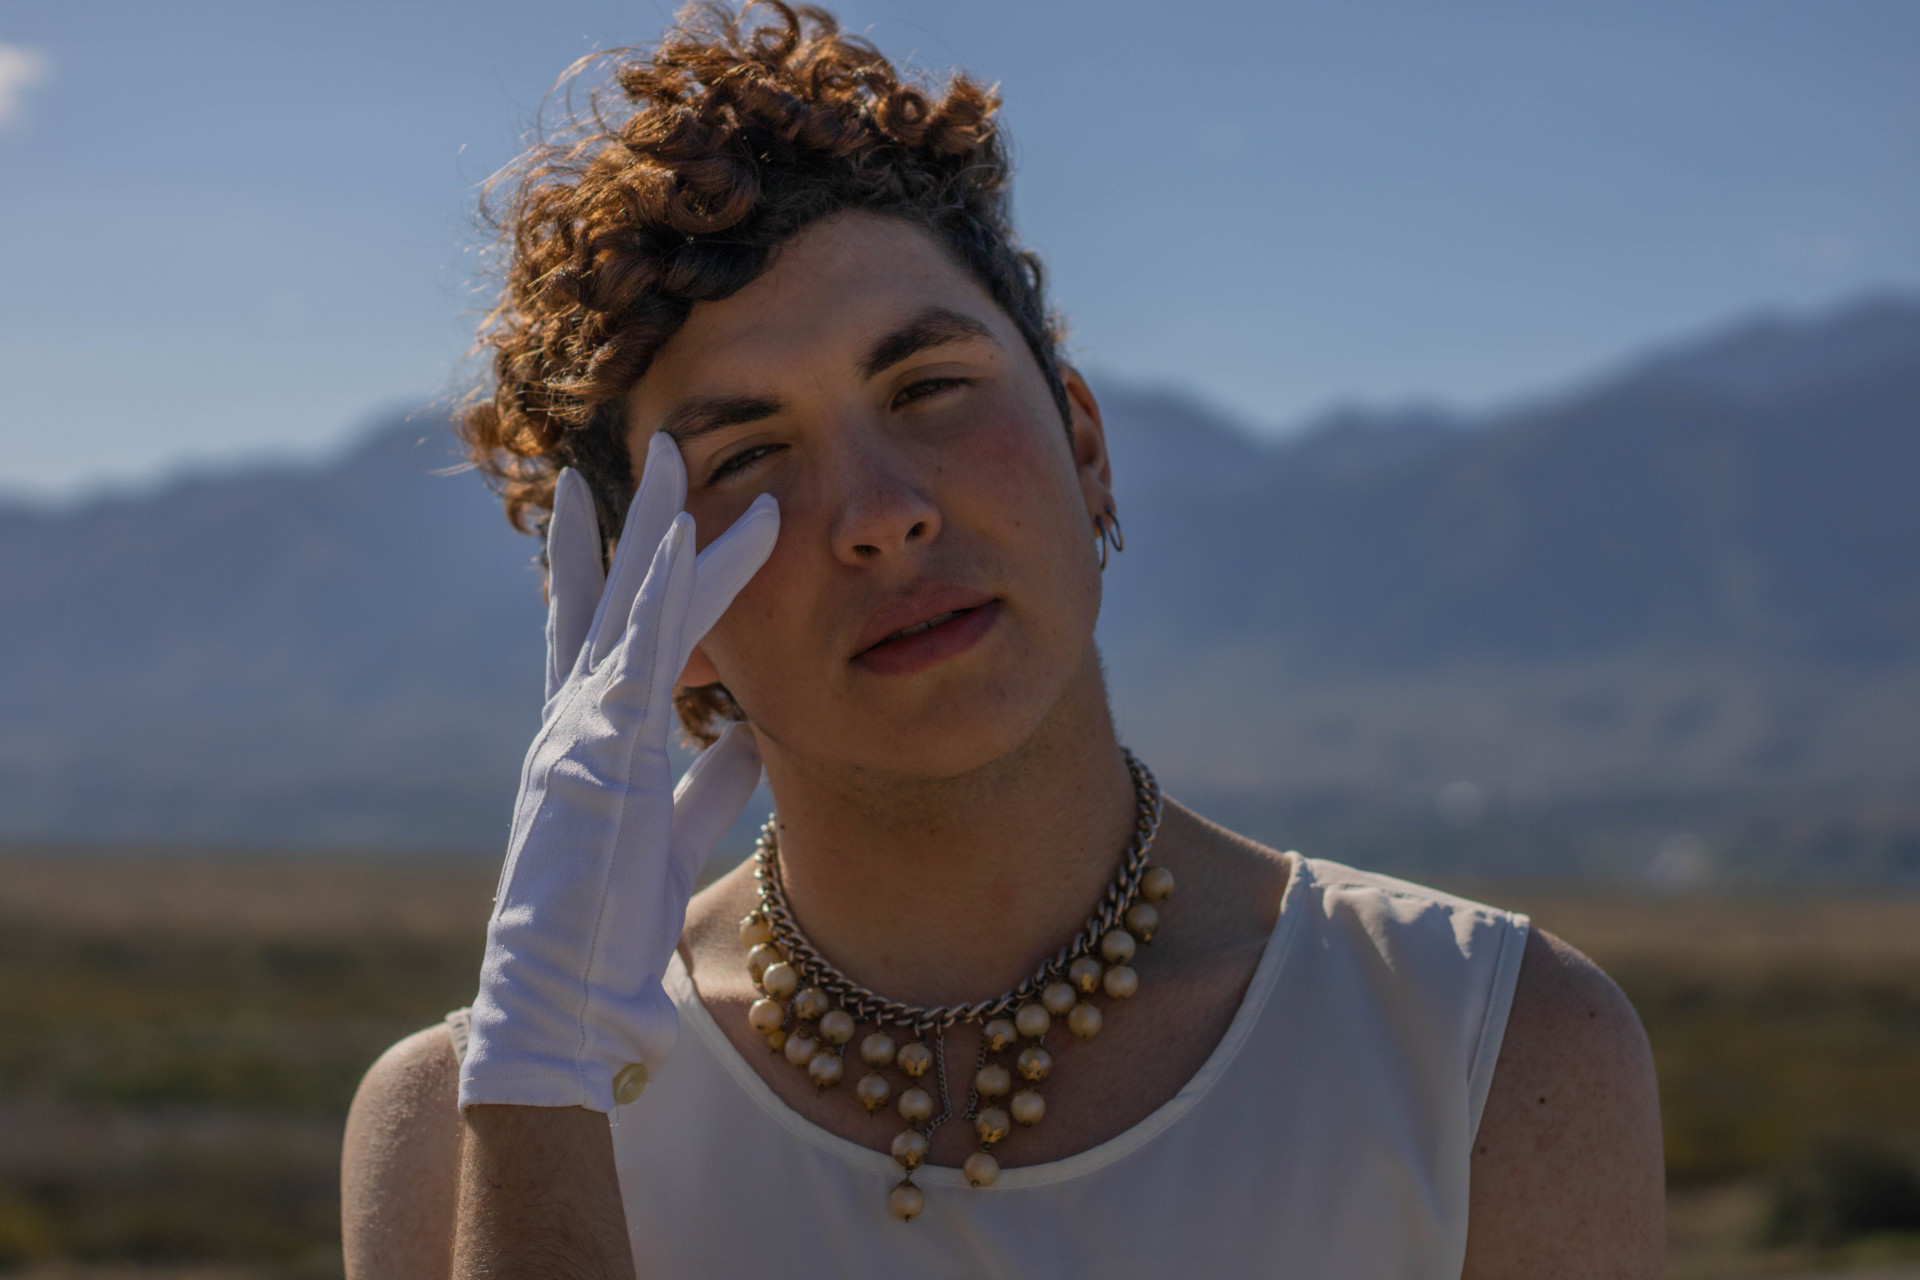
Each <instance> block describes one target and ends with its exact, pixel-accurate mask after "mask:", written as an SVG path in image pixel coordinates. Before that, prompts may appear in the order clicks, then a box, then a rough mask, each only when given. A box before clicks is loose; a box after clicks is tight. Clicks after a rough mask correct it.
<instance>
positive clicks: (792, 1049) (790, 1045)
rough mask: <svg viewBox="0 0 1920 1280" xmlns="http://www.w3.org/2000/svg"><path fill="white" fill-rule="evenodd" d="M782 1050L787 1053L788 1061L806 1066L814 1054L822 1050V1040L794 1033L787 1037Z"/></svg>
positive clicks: (797, 1065)
mask: <svg viewBox="0 0 1920 1280" xmlns="http://www.w3.org/2000/svg"><path fill="white" fill-rule="evenodd" d="M781 1051H782V1052H783V1053H785V1054H786V1055H787V1061H788V1062H791V1063H792V1064H793V1065H794V1066H796V1067H804V1066H806V1065H807V1064H808V1063H809V1062H812V1061H813V1055H814V1054H816V1053H818V1052H820V1042H819V1041H818V1040H815V1039H814V1038H813V1037H812V1036H803V1035H799V1034H794V1035H790V1036H788V1037H787V1042H786V1044H785V1045H783V1046H781Z"/></svg>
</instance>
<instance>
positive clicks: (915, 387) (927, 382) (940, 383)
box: [893, 378, 973, 409]
mask: <svg viewBox="0 0 1920 1280" xmlns="http://www.w3.org/2000/svg"><path fill="white" fill-rule="evenodd" d="M972 381H973V379H972V378H922V379H920V380H919V381H918V382H909V383H908V384H907V385H906V386H904V387H902V388H900V392H899V394H898V395H896V396H894V398H893V407H894V408H896V409H898V408H900V407H902V406H904V405H909V404H912V403H913V402H914V401H916V400H925V399H926V398H927V397H928V396H933V395H939V394H940V393H941V392H942V391H950V390H952V389H953V388H955V387H964V386H967V385H968V384H969V383H971V382H972Z"/></svg>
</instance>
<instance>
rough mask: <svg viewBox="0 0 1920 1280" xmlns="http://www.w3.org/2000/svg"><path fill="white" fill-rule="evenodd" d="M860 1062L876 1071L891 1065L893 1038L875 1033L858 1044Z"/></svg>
mask: <svg viewBox="0 0 1920 1280" xmlns="http://www.w3.org/2000/svg"><path fill="white" fill-rule="evenodd" d="M860 1060H861V1061H862V1062H864V1063H866V1064H867V1065H868V1066H870V1067H872V1068H873V1069H874V1070H875V1071H878V1070H879V1069H880V1068H881V1067H886V1066H891V1065H892V1064H893V1037H892V1036H890V1035H888V1034H887V1033H886V1032H884V1031H876V1032H874V1033H873V1034H872V1035H870V1036H868V1037H867V1038H866V1039H865V1040H862V1041H861V1042H860Z"/></svg>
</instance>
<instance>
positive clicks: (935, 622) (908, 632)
mask: <svg viewBox="0 0 1920 1280" xmlns="http://www.w3.org/2000/svg"><path fill="white" fill-rule="evenodd" d="M960 613H961V611H960V610H959V609H949V610H948V611H947V612H945V613H943V614H941V615H940V616H939V617H937V618H928V619H927V620H926V621H925V622H916V623H914V624H913V625H912V626H910V627H908V628H906V629H905V630H903V631H896V632H894V633H893V634H892V635H890V636H888V637H887V639H889V640H905V639H907V638H908V637H909V636H917V635H919V634H920V633H921V632H923V631H931V630H933V629H934V628H935V627H937V626H939V625H940V624H941V623H943V622H945V621H947V620H948V619H950V618H957V617H959V616H960Z"/></svg>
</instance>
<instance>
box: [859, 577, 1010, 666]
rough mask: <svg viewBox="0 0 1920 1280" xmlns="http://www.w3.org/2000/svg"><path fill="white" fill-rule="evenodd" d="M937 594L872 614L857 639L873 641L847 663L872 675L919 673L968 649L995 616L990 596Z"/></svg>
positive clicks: (997, 609)
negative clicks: (867, 637)
mask: <svg viewBox="0 0 1920 1280" xmlns="http://www.w3.org/2000/svg"><path fill="white" fill-rule="evenodd" d="M941 594H942V595H944V596H946V597H947V598H945V599H924V598H923V599H922V600H921V601H907V602H902V603H901V604H899V605H896V606H894V607H892V608H889V609H886V610H884V611H882V612H881V613H880V614H878V615H876V616H875V617H874V619H873V620H872V621H870V622H869V623H868V625H867V628H866V630H865V632H864V634H863V636H862V639H863V640H865V637H866V636H872V635H876V633H877V638H876V639H874V640H871V641H868V642H867V643H865V644H863V645H862V646H861V647H860V648H859V649H857V650H856V651H855V653H854V655H853V662H854V663H855V664H856V665H858V666H860V667H864V668H866V669H867V670H869V671H873V672H876V673H886V674H904V673H907V672H911V671H919V670H922V669H924V668H926V667H929V666H932V665H934V664H936V663H938V662H942V661H944V660H946V659H947V658H950V657H954V656H955V655H957V654H961V653H964V652H966V651H967V650H968V649H971V648H972V647H973V646H974V644H975V643H976V642H978V641H979V639H980V638H981V637H982V636H984V635H986V633H987V632H988V631H990V630H992V629H993V624H994V623H995V621H997V620H998V618H999V616H1000V602H999V601H998V600H996V599H993V598H992V597H984V598H983V597H981V596H979V595H977V594H974V593H964V594H961V595H960V596H959V598H954V596H955V594H956V593H952V592H943V593H941Z"/></svg>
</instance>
